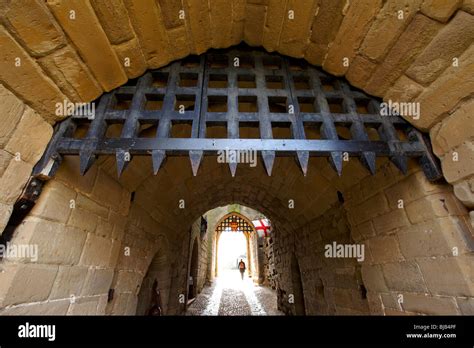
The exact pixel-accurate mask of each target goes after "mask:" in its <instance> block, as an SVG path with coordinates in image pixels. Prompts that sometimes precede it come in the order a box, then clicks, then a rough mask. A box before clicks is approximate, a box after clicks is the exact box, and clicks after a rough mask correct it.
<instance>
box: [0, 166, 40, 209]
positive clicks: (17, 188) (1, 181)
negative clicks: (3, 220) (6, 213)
mask: <svg viewBox="0 0 474 348" xmlns="http://www.w3.org/2000/svg"><path fill="white" fill-rule="evenodd" d="M32 169H33V165H32V164H30V163H26V162H23V161H21V160H20V161H17V160H16V159H12V160H11V161H10V163H9V164H8V167H7V168H6V169H5V171H4V172H3V175H2V177H1V178H0V200H1V201H3V203H6V204H13V203H14V202H15V201H16V199H17V198H18V196H19V195H20V194H21V192H22V190H23V186H24V185H25V183H26V181H27V180H28V178H29V176H30V174H31V171H32Z"/></svg>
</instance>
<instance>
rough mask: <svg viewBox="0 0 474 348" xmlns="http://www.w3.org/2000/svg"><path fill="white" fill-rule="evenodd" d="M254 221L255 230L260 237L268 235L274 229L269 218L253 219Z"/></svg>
mask: <svg viewBox="0 0 474 348" xmlns="http://www.w3.org/2000/svg"><path fill="white" fill-rule="evenodd" d="M252 223H253V225H254V226H255V230H256V231H257V234H258V236H259V237H268V234H269V233H270V231H271V229H272V226H271V225H270V221H269V220H268V219H258V220H253V221H252Z"/></svg>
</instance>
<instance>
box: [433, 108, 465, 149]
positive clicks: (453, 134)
mask: <svg viewBox="0 0 474 348" xmlns="http://www.w3.org/2000/svg"><path fill="white" fill-rule="evenodd" d="M473 114H474V99H473V100H471V101H468V102H466V103H463V104H461V106H460V107H459V108H458V109H456V111H455V112H453V114H451V115H450V116H448V117H446V118H445V119H443V120H442V121H441V122H440V123H438V124H437V125H436V126H435V127H433V128H432V129H431V131H430V137H431V141H432V145H433V151H434V153H435V154H436V155H438V156H440V157H441V156H443V155H444V154H446V153H447V152H448V151H450V150H452V149H454V148H455V147H457V146H459V145H461V144H462V143H463V142H464V141H465V140H470V139H472V138H473V137H474V115H473Z"/></svg>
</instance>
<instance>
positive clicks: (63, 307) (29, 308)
mask: <svg viewBox="0 0 474 348" xmlns="http://www.w3.org/2000/svg"><path fill="white" fill-rule="evenodd" d="M68 308H69V300H56V301H46V302H39V303H32V304H28V305H26V306H25V305H19V306H12V307H8V308H5V309H3V310H1V311H0V315H15V316H16V315H26V316H28V315H41V316H42V315H66V312H67V310H68Z"/></svg>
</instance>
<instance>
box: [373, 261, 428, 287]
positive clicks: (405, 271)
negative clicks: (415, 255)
mask: <svg viewBox="0 0 474 348" xmlns="http://www.w3.org/2000/svg"><path fill="white" fill-rule="evenodd" d="M382 269H383V274H384V277H385V281H386V283H387V286H388V288H389V289H390V290H393V291H410V292H427V288H426V285H425V283H424V281H423V275H422V273H421V271H420V268H419V267H418V265H417V264H416V263H415V262H413V261H402V262H392V263H386V264H384V265H382Z"/></svg>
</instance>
